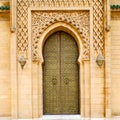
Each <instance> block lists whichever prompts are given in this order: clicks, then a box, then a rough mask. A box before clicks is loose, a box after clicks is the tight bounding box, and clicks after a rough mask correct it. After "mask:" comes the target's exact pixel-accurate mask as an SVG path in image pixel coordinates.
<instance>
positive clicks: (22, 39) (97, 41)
mask: <svg viewBox="0 0 120 120" xmlns="http://www.w3.org/2000/svg"><path fill="white" fill-rule="evenodd" d="M58 6H59V8H60V7H61V8H67V7H68V6H69V7H71V9H72V7H77V8H79V7H82V8H83V7H91V8H92V7H93V47H94V50H95V52H96V54H98V53H99V52H101V53H104V19H103V18H104V1H103V0H17V52H18V55H19V54H21V53H23V54H26V56H27V54H28V8H29V7H32V8H33V7H37V8H46V9H47V8H53V7H57V8H58ZM65 14H68V13H65ZM65 14H63V16H65ZM71 14H72V13H71ZM79 14H80V13H79ZM56 16H57V15H56ZM68 16H71V21H74V19H75V20H76V19H77V17H76V18H74V17H75V16H74V14H72V15H68ZM73 16H74V17H73ZM57 18H59V17H57ZM68 18H69V17H68ZM63 21H64V22H67V23H69V22H68V21H69V20H63ZM77 21H78V19H77ZM48 23H49V22H48ZM83 23H84V21H83ZM70 24H72V25H73V24H76V25H77V23H75V22H74V23H70ZM73 26H74V27H76V29H78V28H77V27H78V26H75V25H73ZM79 26H80V28H81V26H83V25H82V24H81V25H79ZM89 27H90V26H89ZM44 28H45V27H44ZM32 29H33V28H32ZM85 30H86V28H84V29H83V31H85ZM83 31H82V33H83V34H86V35H83V34H81V35H83V36H88V34H87V33H85V32H83ZM79 32H80V30H79ZM87 32H89V31H87ZM38 33H39V32H38ZM34 38H35V36H34ZM86 38H87V37H84V40H83V41H84V42H85V43H84V48H85V49H86V51H89V42H88V41H89V40H88V39H86ZM88 53H89V52H84V58H85V59H88ZM34 54H37V53H36V49H35V51H34ZM36 56H37V55H36ZM36 56H35V55H34V59H36Z"/></svg>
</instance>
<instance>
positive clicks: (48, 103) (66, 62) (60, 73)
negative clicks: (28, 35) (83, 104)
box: [43, 31, 80, 115]
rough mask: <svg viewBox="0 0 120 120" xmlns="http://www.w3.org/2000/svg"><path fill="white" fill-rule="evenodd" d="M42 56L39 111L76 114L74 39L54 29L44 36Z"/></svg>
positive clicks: (75, 55)
mask: <svg viewBox="0 0 120 120" xmlns="http://www.w3.org/2000/svg"><path fill="white" fill-rule="evenodd" d="M43 56H44V64H43V113H44V114H50V115H56V114H79V113H80V109H79V104H80V101H79V94H80V93H79V68H78V62H77V61H78V57H79V53H78V47H77V44H76V41H75V40H74V38H73V37H72V36H71V35H69V34H67V33H66V32H63V31H58V32H55V33H53V34H52V35H51V36H50V37H48V39H47V40H46V42H45V44H44V48H43Z"/></svg>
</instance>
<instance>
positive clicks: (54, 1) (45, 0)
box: [31, 0, 91, 7]
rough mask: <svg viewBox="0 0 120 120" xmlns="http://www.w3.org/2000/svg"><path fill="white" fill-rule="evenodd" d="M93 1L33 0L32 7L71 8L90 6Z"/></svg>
mask: <svg viewBox="0 0 120 120" xmlns="http://www.w3.org/2000/svg"><path fill="white" fill-rule="evenodd" d="M90 4H91V0H31V6H44V7H53V6H54V7H59V6H65V7H71V6H74V7H75V6H90Z"/></svg>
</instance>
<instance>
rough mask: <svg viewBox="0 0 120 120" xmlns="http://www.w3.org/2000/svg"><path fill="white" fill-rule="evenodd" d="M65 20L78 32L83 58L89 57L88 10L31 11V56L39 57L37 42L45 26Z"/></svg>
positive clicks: (35, 58) (34, 59) (36, 58)
mask: <svg viewBox="0 0 120 120" xmlns="http://www.w3.org/2000/svg"><path fill="white" fill-rule="evenodd" d="M59 21H60V22H65V23H67V24H69V25H72V26H73V27H74V28H75V29H76V30H77V31H78V32H79V34H80V36H81V38H82V41H83V46H84V50H83V59H89V42H90V41H89V38H90V37H89V34H90V33H89V32H90V30H89V27H90V22H89V12H88V11H76V12H75V11H74V12H65V11H64V12H43V11H41V12H32V58H33V61H36V60H38V59H39V54H38V42H39V39H40V36H41V34H42V33H43V32H44V30H45V29H46V28H48V27H49V26H51V25H52V24H54V23H56V22H59Z"/></svg>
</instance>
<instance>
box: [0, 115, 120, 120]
mask: <svg viewBox="0 0 120 120" xmlns="http://www.w3.org/2000/svg"><path fill="white" fill-rule="evenodd" d="M0 120H120V116H114V117H112V118H81V117H80V115H43V117H42V118H31V119H19V118H16V119H14V118H11V117H0Z"/></svg>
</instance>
